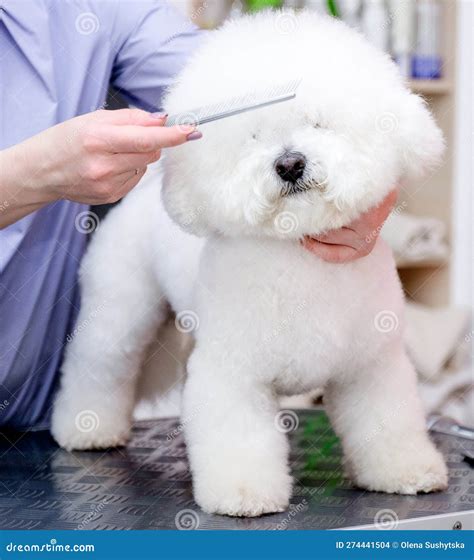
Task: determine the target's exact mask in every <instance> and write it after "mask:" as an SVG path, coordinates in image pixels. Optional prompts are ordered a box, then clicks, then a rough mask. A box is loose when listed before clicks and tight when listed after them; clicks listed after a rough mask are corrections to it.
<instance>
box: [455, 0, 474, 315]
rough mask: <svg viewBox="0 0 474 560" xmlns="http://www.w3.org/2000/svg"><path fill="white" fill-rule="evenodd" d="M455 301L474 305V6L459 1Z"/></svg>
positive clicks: (466, 0) (465, 1) (467, 2)
mask: <svg viewBox="0 0 474 560" xmlns="http://www.w3.org/2000/svg"><path fill="white" fill-rule="evenodd" d="M457 25H458V33H457V35H458V53H457V61H458V65H457V78H456V79H457V84H456V91H457V94H456V128H455V131H456V132H455V154H456V157H455V162H454V163H455V184H454V199H453V224H454V226H453V232H452V234H453V235H452V240H453V243H452V244H453V267H452V278H451V287H452V290H451V300H452V302H453V303H460V304H467V305H471V306H472V305H473V303H474V301H473V281H474V270H473V268H474V260H473V259H474V252H473V242H474V231H473V222H474V172H473V167H474V163H473V162H474V112H473V100H474V87H473V82H474V54H473V52H474V40H473V33H474V2H473V1H472V0H459V7H458V23H457Z"/></svg>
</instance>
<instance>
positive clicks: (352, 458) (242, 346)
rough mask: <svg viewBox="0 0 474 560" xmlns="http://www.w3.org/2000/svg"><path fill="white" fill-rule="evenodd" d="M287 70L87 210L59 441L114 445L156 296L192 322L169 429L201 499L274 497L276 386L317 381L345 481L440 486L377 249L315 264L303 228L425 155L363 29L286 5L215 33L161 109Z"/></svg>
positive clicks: (394, 81)
mask: <svg viewBox="0 0 474 560" xmlns="http://www.w3.org/2000/svg"><path fill="white" fill-rule="evenodd" d="M293 77H301V78H302V82H301V84H300V86H299V89H298V93H297V98H296V99H295V100H293V101H291V102H288V103H284V104H279V105H276V106H273V107H268V108H265V109H262V110H259V111H255V112H252V113H248V114H245V115H242V116H239V117H234V118H229V119H225V120H222V121H219V122H215V123H212V124H209V125H207V126H206V127H205V128H203V132H204V137H203V139H202V140H199V141H198V142H192V143H189V144H186V145H184V146H181V147H179V148H175V149H172V150H169V152H168V153H167V156H166V158H165V160H164V162H163V164H161V166H158V168H157V169H152V170H150V171H149V173H148V175H147V178H145V180H144V181H143V184H142V186H141V187H139V188H138V189H137V190H136V191H135V192H134V193H132V194H131V195H130V196H128V197H127V199H126V200H125V201H124V202H123V203H122V204H121V205H120V206H118V207H117V208H116V209H114V210H113V211H112V212H111V213H110V215H109V217H108V218H107V219H106V220H105V222H104V223H103V224H102V225H101V227H100V230H99V232H98V234H97V235H96V237H95V239H94V240H93V241H92V243H91V245H90V248H89V250H88V252H87V255H86V256H85V258H84V261H83V265H82V270H81V277H82V278H81V281H82V290H83V303H82V309H81V313H80V316H79V319H78V323H77V327H76V330H75V332H74V333H73V334H72V335H71V338H72V342H71V344H70V345H69V347H68V349H67V354H66V359H65V363H64V367H63V376H62V384H61V390H60V393H59V396H58V399H57V402H56V405H55V410H54V417H53V434H54V436H55V437H56V439H57V441H58V442H59V443H60V444H61V445H62V446H64V447H66V448H67V449H90V448H103V447H108V446H114V445H120V444H124V443H125V442H126V441H127V438H128V436H129V433H130V427H131V418H132V411H133V408H134V397H135V386H136V379H137V372H138V371H139V367H140V363H141V360H142V357H143V352H144V349H145V347H146V345H147V344H148V342H149V340H150V338H151V337H152V336H153V333H154V332H155V330H156V327H157V326H158V325H159V324H160V322H162V321H163V320H164V317H165V315H166V310H167V302H169V303H170V304H171V306H172V308H173V309H174V311H175V312H176V313H177V317H178V324H179V322H180V321H181V326H182V327H183V329H184V330H186V329H187V328H188V327H189V329H188V330H190V329H191V327H193V326H194V327H195V329H194V335H195V346H194V350H193V352H192V354H191V356H190V359H189V362H188V366H187V369H188V380H187V382H186V386H185V389H184V404H183V406H184V414H183V426H184V429H185V435H186V441H187V448H188V453H189V459H190V464H191V469H192V474H193V480H194V493H195V499H196V501H197V503H198V504H199V505H200V506H201V507H202V508H203V509H204V510H206V511H208V512H216V513H222V514H229V515H246V516H254V515H260V514H263V513H266V512H275V511H282V510H284V509H285V508H286V507H287V506H288V503H289V499H290V495H291V485H292V479H291V476H290V473H289V465H288V443H287V439H286V436H285V433H283V432H284V431H285V430H284V429H282V427H281V426H279V424H278V409H277V396H278V395H281V394H286V395H288V394H296V393H301V392H304V391H307V390H309V389H311V388H314V387H319V386H324V387H325V394H324V399H325V404H326V406H327V410H328V413H329V415H330V418H331V421H332V424H333V426H334V429H335V431H336V432H337V433H338V434H339V435H340V437H341V440H342V445H343V448H344V454H345V464H346V468H347V471H348V473H349V474H350V476H351V477H352V480H353V481H354V482H355V483H356V484H357V485H359V486H361V487H364V488H367V489H369V490H378V491H383V492H399V493H403V494H415V493H416V492H430V491H432V490H438V489H442V488H445V487H446V484H447V471H446V467H445V464H444V462H443V459H442V457H441V455H440V453H439V452H438V451H437V450H436V449H435V447H434V446H433V444H432V443H431V441H430V439H429V437H428V435H427V432H426V429H425V423H424V417H423V413H422V408H421V405H420V402H419V399H418V396H417V389H416V376H415V371H414V369H413V366H412V364H411V363H410V361H409V359H408V358H407V356H406V353H405V350H404V346H403V342H402V323H403V321H402V315H403V306H404V302H403V294H402V290H401V287H400V283H399V280H398V277H397V272H396V269H395V265H394V261H393V257H392V254H391V251H390V250H389V249H388V248H387V246H386V245H385V244H384V243H383V241H382V240H380V239H379V240H378V242H377V244H376V246H375V248H374V250H373V252H372V253H371V254H370V255H369V256H367V257H364V258H362V259H360V260H357V261H354V262H351V263H348V264H343V265H341V264H329V263H327V262H323V261H322V260H320V259H319V258H317V257H316V256H314V255H313V254H312V253H310V252H309V251H307V250H306V249H304V248H303V247H302V245H301V243H300V241H301V239H302V238H303V237H304V236H311V235H315V234H318V233H321V232H325V231H327V230H330V229H333V228H339V227H341V226H344V225H347V224H348V223H349V222H350V221H351V220H353V219H354V218H356V217H357V216H358V215H360V214H361V213H362V212H364V211H366V210H367V209H368V208H370V207H372V206H374V205H377V204H378V203H379V202H380V201H381V200H382V199H383V198H384V197H385V195H386V194H387V193H388V192H389V190H390V189H391V188H392V187H393V185H395V184H397V182H401V181H403V180H406V179H407V178H408V177H413V176H416V175H418V176H419V175H421V174H423V173H424V172H426V171H427V170H428V169H429V168H430V166H432V165H433V164H435V163H436V162H437V161H438V160H439V158H440V156H441V154H442V152H443V138H442V135H441V133H440V131H439V129H438V128H437V126H436V124H435V123H434V121H433V119H432V117H431V115H430V113H429V112H428V110H427V108H426V106H425V104H424V102H423V101H422V100H421V99H420V98H419V97H417V96H416V95H413V94H411V93H410V92H409V91H408V89H407V87H406V86H405V85H404V83H403V81H402V79H401V78H400V76H399V73H398V71H397V68H396V66H395V65H394V64H393V63H392V62H391V61H390V59H389V58H388V57H387V56H386V55H384V54H382V53H381V52H378V51H377V50H376V49H374V48H373V47H372V46H371V45H369V44H368V43H367V42H366V41H365V40H364V39H363V38H362V37H361V36H360V35H359V34H358V33H356V32H354V31H352V30H350V29H349V28H347V27H346V26H345V25H343V24H342V23H340V22H338V21H336V20H335V19H331V18H326V17H321V16H317V15H314V14H310V13H304V12H303V13H300V14H298V15H294V14H293V13H291V12H280V13H277V14H275V13H272V14H270V13H264V14H262V15H258V16H256V17H245V18H242V19H240V20H237V21H234V22H230V23H228V24H226V25H225V26H224V27H223V28H222V29H221V30H219V31H216V32H214V33H212V34H210V36H209V37H208V38H207V40H206V41H205V44H204V45H203V47H202V48H201V49H200V50H199V52H198V53H196V55H195V56H194V57H193V59H192V60H191V62H190V63H189V65H188V66H187V68H186V69H185V70H184V72H183V73H182V74H181V75H180V77H179V79H178V82H177V84H176V86H175V87H174V88H173V89H172V91H171V92H170V93H169V95H168V97H167V99H166V104H165V106H166V108H167V110H168V111H169V113H170V114H173V113H175V112H180V111H185V110H186V109H189V108H192V107H196V106H200V105H207V104H211V103H216V102H218V101H221V100H225V99H227V98H232V97H235V96H238V95H241V94H245V93H247V92H249V91H253V90H259V89H264V88H267V87H269V86H272V85H273V84H280V83H282V82H284V81H286V80H289V79H291V78H293ZM161 170H163V174H162V171H161ZM160 182H162V189H161V187H160ZM160 190H162V195H163V201H164V206H163V205H162V203H161V201H160ZM165 208H166V211H167V212H165ZM169 216H171V218H172V219H170V217H169ZM172 220H173V221H172ZM175 222H176V224H179V225H180V226H181V228H182V229H180V228H179V227H178V226H177V225H175ZM183 230H185V231H183ZM193 234H196V235H197V236H199V237H196V236H195V235H193ZM193 323H194V324H193ZM87 420H88V421H89V422H91V423H90V424H87V425H84V423H85V422H86V421H87Z"/></svg>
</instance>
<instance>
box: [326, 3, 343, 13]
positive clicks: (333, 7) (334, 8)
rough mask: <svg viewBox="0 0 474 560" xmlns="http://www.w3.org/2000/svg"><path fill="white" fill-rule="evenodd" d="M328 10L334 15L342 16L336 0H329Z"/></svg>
mask: <svg viewBox="0 0 474 560" xmlns="http://www.w3.org/2000/svg"><path fill="white" fill-rule="evenodd" d="M327 8H328V12H329V13H330V14H331V15H332V16H334V17H341V14H340V13H339V9H338V7H337V3H336V0H327Z"/></svg>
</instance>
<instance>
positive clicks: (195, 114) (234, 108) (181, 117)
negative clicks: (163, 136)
mask: <svg viewBox="0 0 474 560" xmlns="http://www.w3.org/2000/svg"><path fill="white" fill-rule="evenodd" d="M300 82H301V80H300V79H296V80H291V81H290V82H285V83H284V84H279V85H274V86H272V87H271V88H267V89H265V90H260V91H254V92H251V93H247V94H246V95H243V96H240V97H234V98H231V99H227V100H225V101H221V102H220V103H216V104H214V105H207V106H204V107H199V108H196V109H191V110H190V111H184V112H182V113H177V114H176V115H172V116H170V117H168V119H167V122H166V126H173V125H185V124H191V125H201V124H206V123H208V122H212V121H216V120H218V119H224V118H226V117H232V116H234V115H240V114H241V113H245V112H247V111H253V110H254V109H259V108H261V107H266V106H268V105H273V104H274V103H281V102H283V101H289V100H290V99H293V98H294V97H295V96H296V90H297V88H298V86H299V84H300Z"/></svg>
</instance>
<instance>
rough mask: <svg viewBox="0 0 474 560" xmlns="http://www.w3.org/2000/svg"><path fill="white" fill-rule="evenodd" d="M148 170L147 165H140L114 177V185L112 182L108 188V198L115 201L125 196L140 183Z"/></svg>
mask: <svg viewBox="0 0 474 560" xmlns="http://www.w3.org/2000/svg"><path fill="white" fill-rule="evenodd" d="M146 170H147V168H146V167H140V168H137V169H132V170H128V171H126V172H124V173H121V174H120V175H117V176H116V177H115V179H114V183H113V185H112V184H111V185H110V187H109V189H108V199H109V200H110V201H111V202H115V201H117V200H120V199H121V198H123V197H124V196H125V195H126V194H127V193H128V192H129V191H131V190H132V189H133V188H134V187H136V186H137V185H138V183H139V182H140V180H141V179H142V177H143V175H145V173H146Z"/></svg>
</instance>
